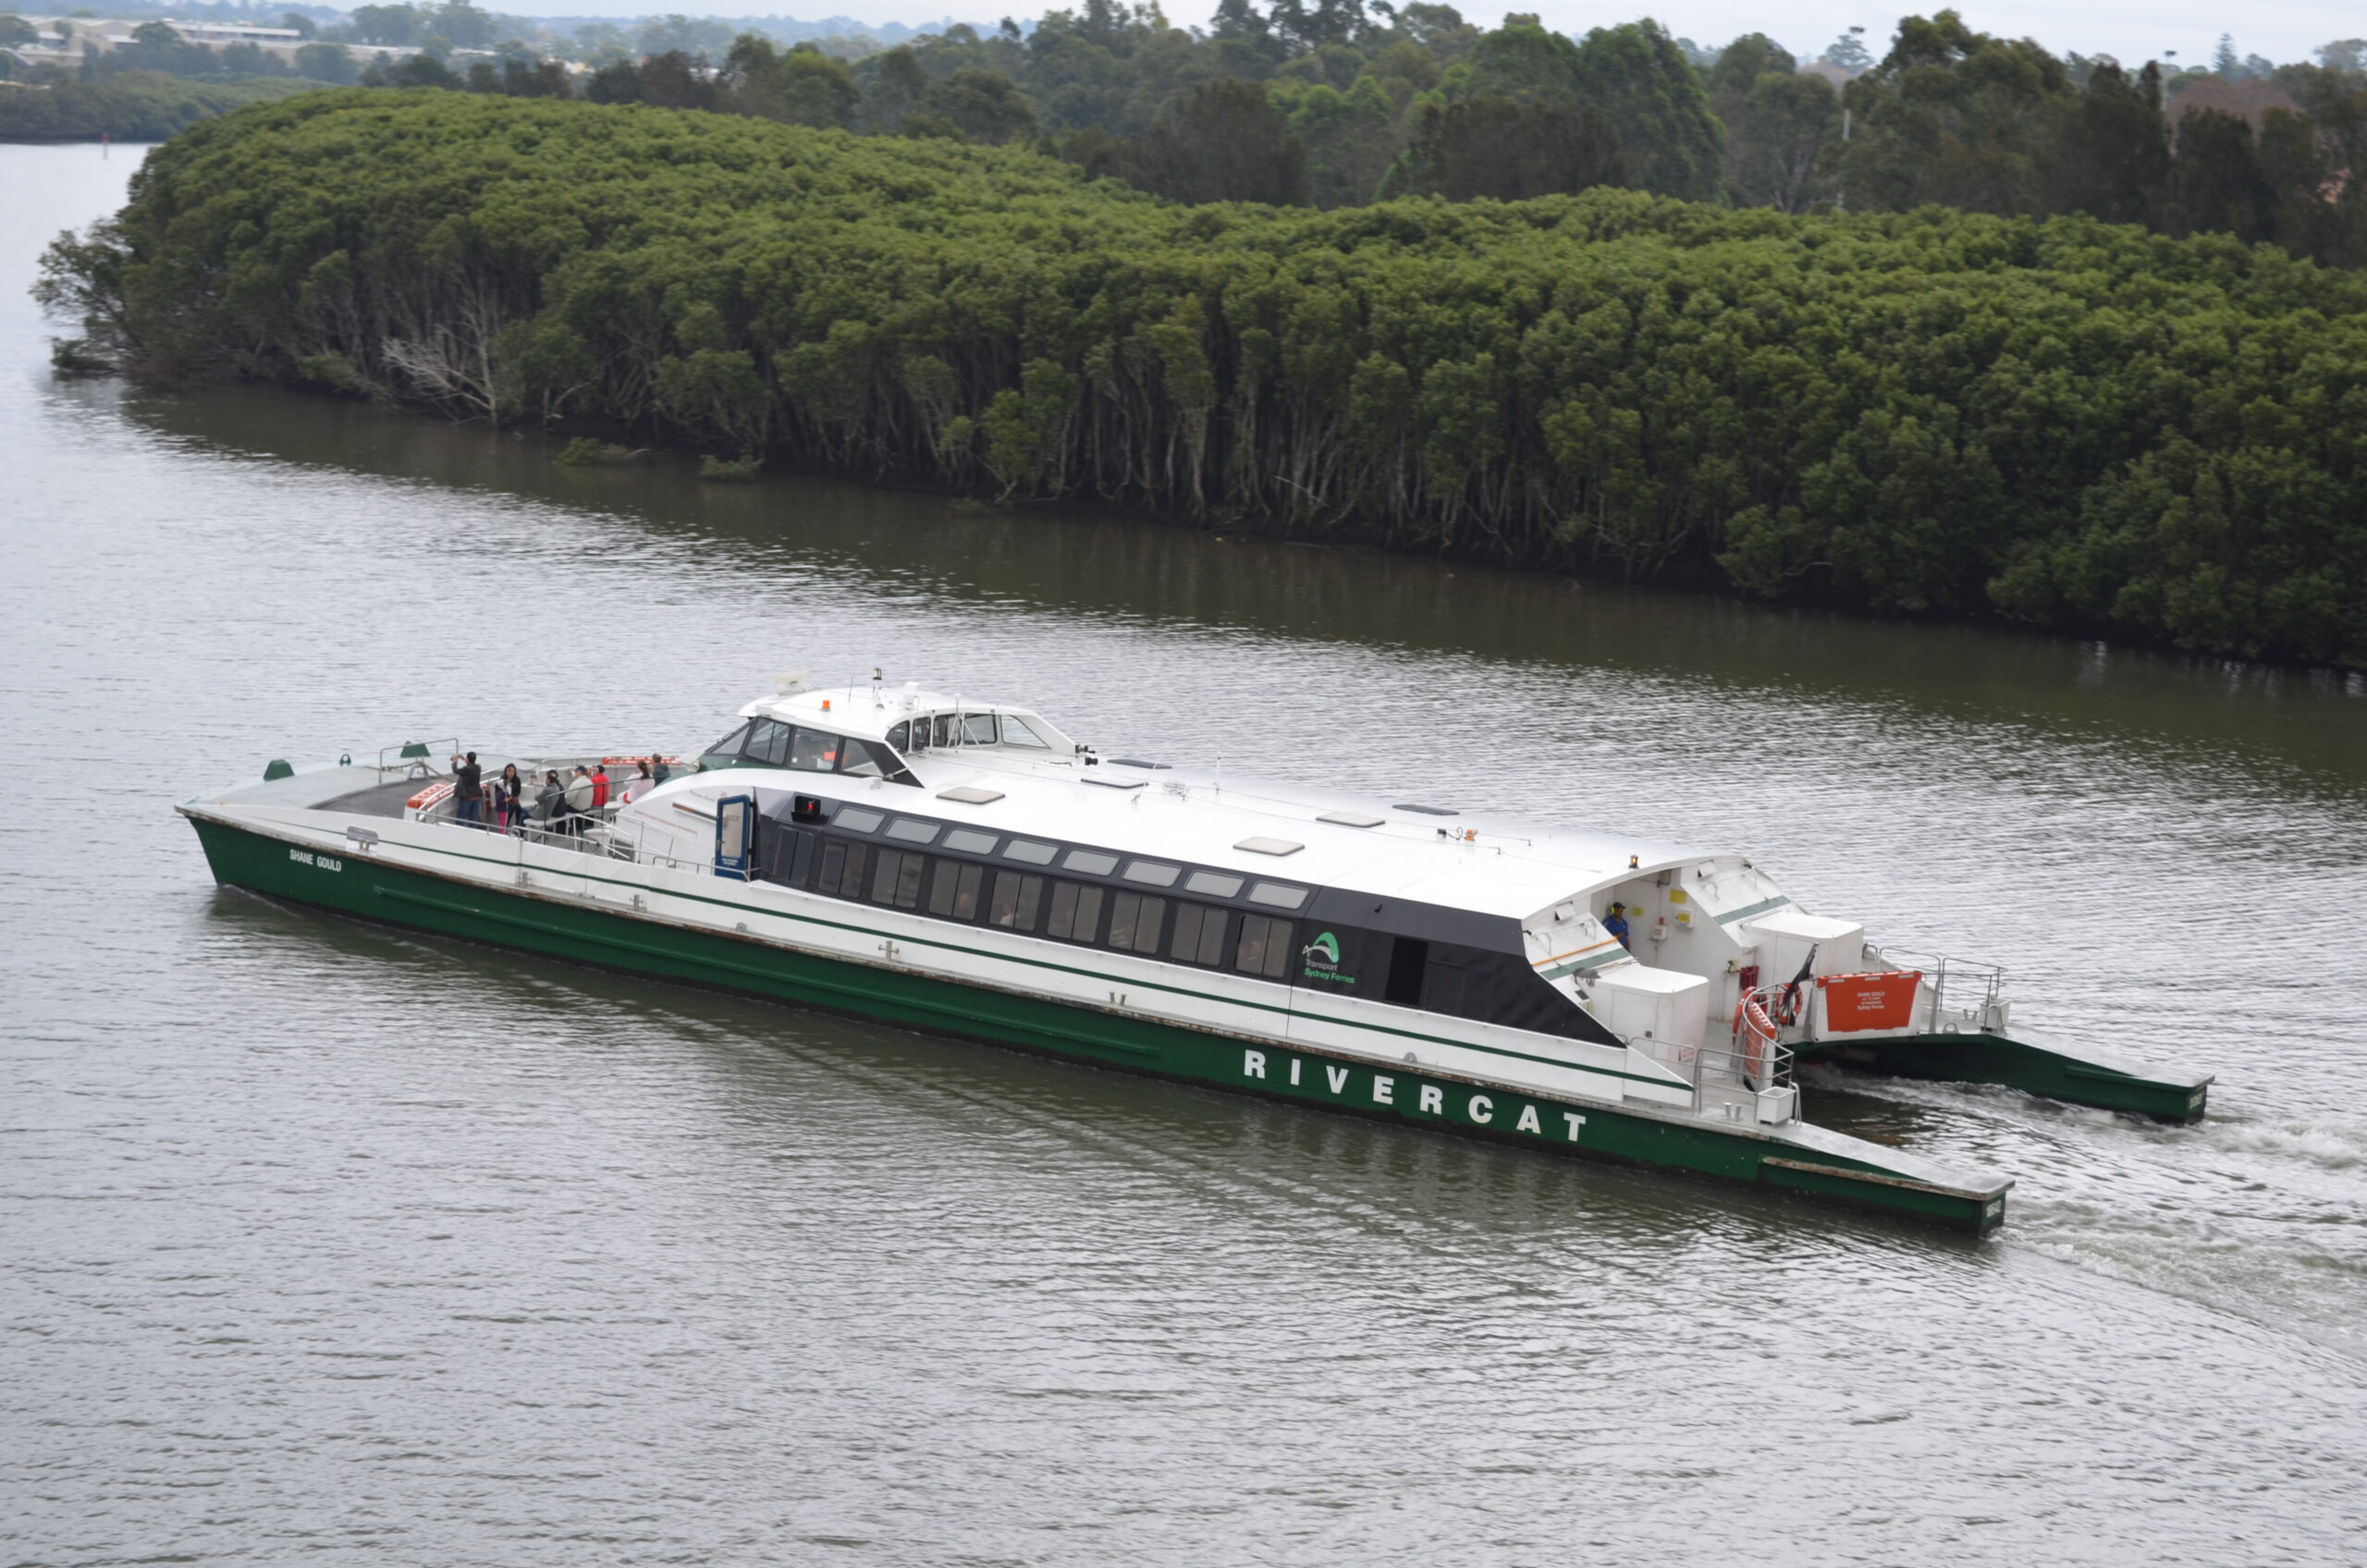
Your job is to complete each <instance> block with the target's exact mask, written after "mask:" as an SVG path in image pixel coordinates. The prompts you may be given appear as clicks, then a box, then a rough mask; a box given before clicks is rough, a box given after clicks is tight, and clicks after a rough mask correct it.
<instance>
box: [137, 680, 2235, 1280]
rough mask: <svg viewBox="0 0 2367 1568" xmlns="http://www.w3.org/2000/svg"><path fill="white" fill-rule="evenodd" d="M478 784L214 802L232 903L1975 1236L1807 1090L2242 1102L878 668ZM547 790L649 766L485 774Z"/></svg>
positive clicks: (1552, 845) (1860, 970)
mask: <svg viewBox="0 0 2367 1568" xmlns="http://www.w3.org/2000/svg"><path fill="white" fill-rule="evenodd" d="M459 751H460V746H459V743H458V742H457V741H450V742H440V743H438V744H437V745H435V746H433V747H431V746H430V745H429V744H427V743H424V742H411V743H409V744H406V745H403V746H400V747H394V748H389V749H388V750H387V751H386V752H383V753H379V754H378V755H377V756H376V757H375V758H374V759H373V760H372V761H369V762H366V763H356V762H355V761H353V760H352V758H351V756H350V754H349V755H347V756H345V757H342V758H340V759H339V761H338V762H337V764H336V765H335V766H324V767H316V768H310V769H305V770H301V771H300V770H297V769H295V768H293V767H291V766H289V765H288V763H286V762H285V761H275V762H273V763H272V764H271V765H270V766H268V767H267V768H266V769H265V770H264V778H262V779H261V780H260V781H251V782H248V783H245V784H240V785H235V786H232V787H230V788H227V789H222V790H215V791H212V792H210V793H207V794H203V795H200V796H197V797H195V798H193V799H191V800H189V801H186V802H182V803H181V804H180V806H179V807H178V809H179V811H180V812H181V814H182V815H185V816H186V817H188V818H189V819H190V822H191V824H192V825H193V826H194V827H195V828H196V831H197V835H198V838H199V839H200V841H201V842H202V845H203V848H204V851H205V854H206V857H207V860H208V861H209V863H210V864H211V865H212V867H213V870H214V874H215V877H216V878H217V879H218V880H220V881H222V882H224V883H228V884H234V885H237V886H239V887H243V888H251V889H253V890H254V891H256V892H259V893H264V894H267V895H270V896H273V897H276V898H280V899H286V900H294V901H296V902H299V903H303V904H309V905H314V906H318V907H321V908H324V909H328V910H334V911H337V912H340V913H346V914H351V915H359V916H362V917H365V918H368V919H372V920H376V921H383V922H391V923H394V924H397V925H407V926H413V927H418V928H420V929H423V930H426V931H431V932H437V933H441V934H444V935H448V936H452V937H464V938H469V939H472V940H477V941H483V942H491V943H497V944H500V945H503V946H507V947H511V948H518V949H525V950H528V951H531V952H535V953H541V954H547V955H550V956H554V957H558V958H563V959H568V960H572V961H577V962H592V963H597V964H602V965H607V966H612V967H615V968H619V969H624V970H631V971H635V972H638V973H642V974H652V975H657V976H662V977H665V978H668V979H670V980H678V981H689V982H694V983H700V984H705V985H711V986H724V987H728V988H730V989H733V990H738V991H744V992H751V993H754V994H756V995H759V996H763V997H768V998H779V999H783V1000H787V1001H791V1002H795V1003H801V1004H805V1005H809V1006H813V1007H817V1008H824V1009H828V1010H832V1011H839V1012H843V1013H850V1014H854V1015H857V1016H861V1017H865V1018H870V1019H876V1020H880V1021H884V1022H887V1023H893V1024H899V1025H905V1026H910V1027H914V1028H918V1029H923V1030H927V1031H931V1032H934V1033H938V1034H945V1035H959V1036H964V1037H968V1038H972V1039H976V1040H982V1041H987V1042H992V1043H995V1044H999V1045H1003V1046H1011V1047H1022V1048H1025V1049H1029V1050H1033V1051H1038V1052H1042V1053H1046V1054H1049V1055H1051V1056H1057V1057H1061V1058H1066V1059H1068V1060H1074V1061H1081V1062H1089V1063H1092V1064H1094V1065H1097V1066H1101V1067H1109V1068H1116V1069H1120V1070H1122V1071H1125V1072H1136V1073H1144V1074H1148V1075H1151V1076H1155V1077H1158V1078H1163V1079H1168V1080H1173V1081H1179V1082H1183V1083H1188V1084H1201V1085H1207V1086H1209V1087H1214V1088H1219V1089H1225V1090H1231V1091H1233V1092H1235V1093H1241V1094H1249V1095H1257V1096H1266V1097H1269V1098H1274V1099H1281V1100H1287V1101H1290V1102H1293V1103H1294V1104H1298V1105H1302V1106H1308V1107H1314V1108H1319V1109H1327V1110H1332V1111H1340V1112H1349V1113H1354V1114H1356V1115H1360V1116H1366V1117H1372V1118H1378V1119H1380V1120H1383V1121H1393V1122H1398V1123H1403V1124H1411V1125H1414V1126H1417V1127H1429V1128H1435V1129H1439V1130H1441V1131H1445V1132H1451V1133H1459V1134H1463V1135H1466V1136H1472V1137H1479V1138H1487V1139H1492V1140H1496V1141H1499V1142H1502V1143H1508V1144H1513V1145H1520V1146H1524V1147H1527V1148H1532V1149H1535V1150H1537V1151H1539V1152H1540V1153H1550V1154H1556V1155H1570V1156H1580V1157H1587V1158H1599V1159H1605V1160H1613V1161H1620V1162H1625V1163H1627V1164H1630V1165H1637V1166H1646V1167H1651V1168H1655V1169H1659V1170H1670V1171H1681V1172H1690V1173H1694V1174H1698V1175H1703V1176H1710V1177H1715V1178H1722V1179H1724V1180H1727V1181H1732V1182H1745V1183H1749V1184H1753V1185H1756V1186H1759V1187H1761V1188H1768V1189H1772V1190H1775V1191H1779V1192H1783V1193H1788V1194H1802V1195H1805V1196H1809V1197H1811V1198H1818V1199H1825V1200H1832V1201H1837V1202H1841V1203H1846V1204H1853V1205H1857V1206H1860V1207H1866V1208H1871V1209H1878V1210H1884V1211H1888V1212H1890V1213H1893V1214H1897V1215H1902V1216H1906V1217H1909V1218H1912V1219H1918V1220H1922V1221H1927V1222H1932V1223H1935V1224H1939V1225H1943V1226H1947V1227H1952V1228H1954V1229H1956V1230H1959V1231H1968V1232H1971V1233H1974V1234H1981V1233H1985V1232H1987V1231H1990V1230H1992V1229H1993V1228H1994V1227H1996V1226H1997V1225H1999V1224H2000V1223H2002V1222H2003V1220H2004V1218H2005V1199H2006V1194H2007V1191H2008V1189H2009V1187H2010V1186H2011V1184H2012V1183H2011V1182H2009V1181H2008V1180H2006V1179H2005V1177H2003V1176H2000V1175H1997V1174H1995V1173H1993V1172H1989V1171H1985V1170H1973V1169H1967V1168H1963V1167H1958V1166H1954V1165H1950V1164H1947V1163H1944V1162H1942V1161H1938V1160H1934V1159H1931V1158H1925V1157H1922V1156H1919V1155H1917V1154H1915V1153H1913V1152H1911V1151H1907V1150H1902V1149H1898V1148H1893V1147H1888V1146H1884V1145H1877V1144H1873V1143H1870V1142H1866V1141H1863V1140H1860V1139H1857V1138H1852V1137H1848V1136H1845V1135H1843V1134H1842V1133H1836V1132H1834V1131H1831V1130H1829V1129H1826V1128H1822V1127H1819V1126H1817V1125H1815V1124H1814V1123H1813V1122H1811V1121H1808V1120H1806V1119H1805V1117H1804V1116H1803V1114H1802V1105H1801V1085H1800V1084H1799V1082H1798V1080H1797V1075H1796V1069H1797V1065H1798V1064H1799V1063H1800V1062H1803V1061H1809V1060H1819V1059H1828V1060H1834V1061H1837V1062H1839V1063H1842V1064H1844V1065H1846V1066H1851V1067H1857V1068H1861V1069H1866V1070H1870V1071H1873V1072H1883V1073H1890V1074H1897V1075H1902V1076H1908V1077H1919V1078H1932V1079H1945V1080H1954V1081H1959V1082H1975V1083H1993V1084H2009V1085H2013V1086H2015V1087H2018V1088H2021V1089H2025V1090H2028V1091H2030V1092H2031V1093H2033V1094H2038V1095H2043V1096H2054V1097H2055V1098H2058V1099H2063V1100H2068V1101H2073V1102H2076V1103H2079V1104H2082V1105H2091V1106H2102V1107H2106V1108H2109V1109H2114V1110H2119V1111H2126V1112H2130V1113H2134V1114H2137V1115H2140V1116H2146V1117H2152V1118H2155V1119H2159V1120H2162V1121H2193V1120H2195V1119H2196V1118H2198V1117H2200V1116H2201V1115H2202V1113H2203V1110H2204V1106H2205V1098H2206V1096H2207V1093H2208V1088H2209V1084H2210V1079H2209V1078H2207V1077H2202V1076H2197V1075H2193V1074H2189V1073H2180V1072H2167V1071H2163V1070H2159V1069H2155V1068H2151V1067H2146V1066H2142V1065H2140V1064H2138V1063H2135V1062H2130V1061H2125V1060H2119V1059H2117V1058H2114V1057H2109V1056H2105V1055H2102V1054H2099V1053H2095V1052H2091V1051H2085V1050H2080V1049H2077V1048H2074V1047H2070V1046H2068V1045H2066V1044H2063V1043H2061V1042H2057V1041H2049V1040H2045V1039H2042V1038H2041V1037H2039V1036H2037V1035H2032V1034H2031V1033H2030V1032H2029V1031H2027V1030H2024V1029H2020V1028H2017V1027H2015V1026H2014V1025H2013V1024H2012V1022H2011V1011H2012V1009H2011V1003H2010V1002H2009V1001H2008V999H2007V998H2006V997H2005V994H2004V988H2003V976H2002V974H2000V973H1999V972H1998V971H1997V970H1995V969H1993V968H1986V967H1982V966H1979V965H1974V964H1968V963H1963V962H1954V961H1949V960H1945V959H1941V958H1937V957H1924V956H1919V955H1915V954H1910V953H1908V952H1907V951H1905V950H1903V949H1895V948H1889V947H1884V946H1879V945H1877V944H1876V943H1875V942H1873V941H1870V940H1869V939H1868V937H1867V935H1866V932H1865V929H1864V927H1863V926H1862V925H1859V924H1858V923H1855V922H1852V921H1848V920H1844V919H1839V918H1835V917H1833V916H1829V915H1821V914H1814V913H1809V911H1807V910H1805V909H1803V908H1801V907H1800V906H1799V905H1798V904H1797V902H1796V901H1795V900H1792V899H1791V898H1790V897H1789V896H1787V895H1786V894H1785V893H1784V891H1783V889H1782V888H1780V887H1778V886H1777V884H1776V882H1775V881H1774V879H1773V878H1772V876H1769V875H1768V873H1767V872H1766V871H1765V870H1764V869H1762V868H1760V866H1757V865H1755V864H1752V863H1751V862H1750V861H1749V860H1748V859H1746V858H1744V857H1743V856H1741V855H1739V854H1735V853H1732V852H1727V851H1703V850H1697V849H1688V848H1685V847H1682V846H1678V845H1674V844H1664V843H1654V842H1649V841H1646V840H1643V839H1636V838H1632V837H1628V836H1625V835H1622V834H1618V833H1615V832H1593V831H1574V830H1571V829H1567V828H1560V827H1540V826H1537V825H1534V824H1528V823H1522V822H1516V821H1511V820H1503V819H1500V818H1498V817H1496V816H1493V815H1484V814H1480V813H1476V812H1469V811H1465V810H1463V809H1461V808H1459V807H1457V806H1456V805H1454V804H1453V803H1452V802H1425V801H1411V800H1399V801H1381V800H1359V799H1351V798H1348V797H1347V796H1345V795H1343V794H1342V793H1339V792H1337V791H1331V790H1320V789H1309V788H1304V787H1299V786H1294V785H1289V784H1282V783H1275V782H1270V781H1265V780H1258V779H1250V778H1237V777H1234V776H1233V775H1231V774H1220V773H1219V772H1218V771H1216V770H1212V769H1209V768H1205V767H1193V766H1182V765H1178V764H1171V763H1169V762H1166V761H1163V760H1154V759H1146V758H1138V757H1122V756H1105V755H1102V754H1100V753H1098V752H1097V751H1096V750H1095V749H1094V748H1092V747H1091V746H1088V745H1085V744H1084V743H1082V742H1080V741H1076V740H1074V739H1073V738H1072V737H1071V736H1069V735H1068V734H1067V733H1066V732H1064V731H1063V730H1061V729H1060V728H1058V727H1057V726H1056V725H1055V724H1054V723H1052V722H1051V720H1049V718H1047V717H1045V716H1044V715H1042V714H1041V713H1039V712H1037V711H1036V709H1034V708H1031V707H1024V706H1017V705H1012V704H1001V703H984V702H977V701H973V700H965V699H963V698H961V697H958V696H955V697H949V696H946V695H943V694H941V693H938V692H926V691H924V690H922V689H921V687H920V686H919V685H918V684H917V683H909V684H905V685H903V686H901V688H891V687H890V686H889V684H888V683H887V682H886V681H885V680H882V679H880V678H879V675H878V672H876V671H875V672H874V677H873V679H872V680H871V681H870V682H869V683H868V684H867V685H866V684H862V683H857V684H854V685H850V686H845V687H840V688H836V689H814V688H808V687H805V686H804V685H803V682H802V681H788V682H784V683H783V690H782V691H781V692H779V694H777V695H774V696H771V697H767V698H764V699H761V700H758V701H755V702H752V703H750V704H747V705H746V706H745V707H743V708H742V709H741V710H740V712H739V714H738V716H737V719H736V722H735V724H734V726H733V727H732V729H730V731H729V732H728V733H727V734H725V735H724V736H723V737H722V738H721V739H719V740H717V741H716V742H715V743H714V744H712V745H710V746H708V747H707V748H706V749H705V751H704V753H701V754H700V755H699V756H698V757H697V758H696V760H695V765H694V766H693V764H691V763H690V761H689V760H688V759H684V760H683V761H682V762H681V764H679V765H678V769H677V770H676V771H674V772H673V773H672V775H671V777H668V778H665V779H664V780H663V781H662V782H655V783H644V784H642V785H640V786H638V787H637V788H635V789H634V790H630V791H625V792H627V793H630V794H631V796H632V798H631V799H630V800H628V801H622V802H615V803H611V804H608V805H607V806H606V807H605V808H602V809H598V810H593V809H588V808H585V809H574V810H569V811H566V812H564V813H562V814H561V815H558V816H557V817H556V818H554V819H553V820H550V821H543V822H534V823H530V824H523V825H520V826H519V827H516V828H514V829H509V830H505V829H502V828H499V827H490V828H489V827H485V826H483V825H479V824H476V823H472V822H464V821H462V820H460V816H461V813H460V810H459V802H457V801H456V800H455V799H454V798H453V781H452V777H451V772H450V770H449V769H448V766H443V765H442V759H443V758H445V757H448V756H451V755H453V754H455V753H459ZM512 761H514V762H516V763H517V764H518V766H519V767H520V770H521V773H523V774H525V776H526V777H527V778H530V779H531V778H543V777H545V776H546V774H548V773H551V772H557V773H558V774H559V775H560V776H561V777H562V778H572V777H574V775H575V770H576V769H577V768H578V767H583V768H584V769H586V770H588V771H587V775H586V777H587V778H588V777H589V773H590V772H601V773H606V774H607V775H609V776H610V777H611V778H619V779H620V778H621V776H622V775H623V774H624V773H627V772H631V771H632V767H631V765H630V761H629V760H626V761H620V759H619V758H617V757H614V756H607V757H564V756H562V757H552V756H534V757H527V756H516V757H510V756H503V755H496V754H491V753H487V754H484V755H482V756H481V757H480V758H479V763H480V766H482V767H483V769H484V777H485V778H493V777H495V776H496V775H497V774H498V772H499V771H500V768H501V766H502V765H503V764H505V763H508V762H512ZM577 798H578V802H579V807H582V805H583V802H582V796H581V794H579V796H578V797H577ZM1623 925H1624V932H1623V929H1622V927H1623Z"/></svg>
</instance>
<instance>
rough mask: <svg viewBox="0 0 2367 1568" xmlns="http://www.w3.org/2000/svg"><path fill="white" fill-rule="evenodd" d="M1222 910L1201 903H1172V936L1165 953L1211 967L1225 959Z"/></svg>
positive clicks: (1223, 915) (1187, 961)
mask: <svg viewBox="0 0 2367 1568" xmlns="http://www.w3.org/2000/svg"><path fill="white" fill-rule="evenodd" d="M1224 923H1225V913H1224V911H1222V910H1220V909H1209V908H1208V907H1207V906H1206V905H1203V904H1178V905H1176V906H1175V939H1174V941H1173V942H1171V943H1170V944H1169V946H1168V949H1167V950H1168V952H1169V953H1170V954H1171V956H1173V957H1175V958H1180V959H1182V960H1183V961H1184V962H1186V963H1201V964H1207V965H1208V966H1209V967H1210V968H1214V967H1215V966H1217V965H1218V964H1220V963H1222V962H1224Z"/></svg>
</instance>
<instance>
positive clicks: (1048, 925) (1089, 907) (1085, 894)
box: [1044, 882, 1101, 942]
mask: <svg viewBox="0 0 2367 1568" xmlns="http://www.w3.org/2000/svg"><path fill="white" fill-rule="evenodd" d="M1100 933H1101V889H1100V888H1080V887H1078V886H1077V885H1076V884H1075V883H1073V882H1055V883H1053V884H1052V913H1051V918H1050V919H1049V920H1047V921H1045V923H1044V934H1045V935H1046V936H1049V937H1066V938H1067V939H1068V940H1070V941H1073V942H1090V941H1092V940H1093V939H1094V938H1095V937H1098V936H1099V935H1100Z"/></svg>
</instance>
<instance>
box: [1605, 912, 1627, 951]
mask: <svg viewBox="0 0 2367 1568" xmlns="http://www.w3.org/2000/svg"><path fill="white" fill-rule="evenodd" d="M1626 908H1627V906H1626V905H1625V904H1613V905H1612V906H1611V915H1610V918H1608V919H1606V920H1605V921H1604V922H1603V923H1602V928H1603V929H1604V930H1605V931H1608V932H1610V933H1611V934H1612V935H1613V936H1614V937H1618V938H1619V945H1620V946H1621V947H1623V948H1625V947H1626V946H1627V916H1626V914H1625V913H1624V912H1625V910H1626ZM1630 950H1631V951H1632V950H1633V949H1630Z"/></svg>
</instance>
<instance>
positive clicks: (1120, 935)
mask: <svg viewBox="0 0 2367 1568" xmlns="http://www.w3.org/2000/svg"><path fill="white" fill-rule="evenodd" d="M1166 913H1167V900H1165V899H1147V898H1145V897H1143V895H1141V894H1140V893H1121V894H1119V895H1118V896H1117V897H1116V898H1115V899H1113V900H1110V946H1111V947H1113V948H1122V949H1127V950H1129V951H1132V952H1138V953H1155V952H1157V951H1159V922H1160V920H1161V919H1162V918H1163V917H1164V916H1165V914H1166Z"/></svg>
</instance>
